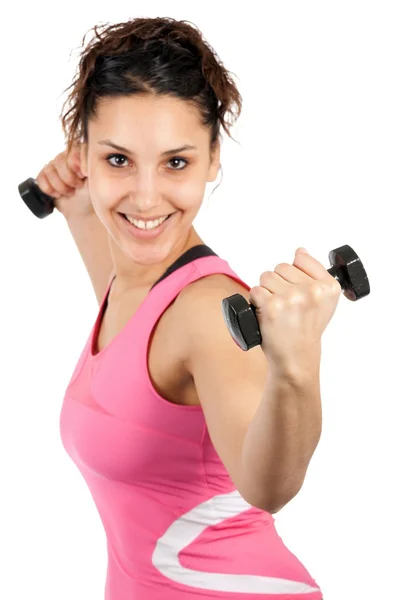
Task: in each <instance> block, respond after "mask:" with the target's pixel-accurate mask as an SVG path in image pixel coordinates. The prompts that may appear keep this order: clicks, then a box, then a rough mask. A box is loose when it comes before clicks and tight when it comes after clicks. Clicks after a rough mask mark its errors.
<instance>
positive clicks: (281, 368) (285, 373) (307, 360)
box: [269, 347, 321, 385]
mask: <svg viewBox="0 0 400 600" xmlns="http://www.w3.org/2000/svg"><path fill="white" fill-rule="evenodd" d="M320 366H321V348H320V347H316V348H312V349H308V350H307V352H305V353H304V355H303V356H302V357H301V358H300V357H297V358H296V359H292V360H287V361H282V362H279V363H277V362H275V361H270V362H269V372H270V375H271V376H272V377H273V378H274V380H276V381H277V380H279V381H285V382H287V383H289V384H291V385H304V384H307V383H308V382H310V381H315V379H318V378H319V374H320Z"/></svg>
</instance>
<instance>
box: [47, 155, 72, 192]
mask: <svg viewBox="0 0 400 600" xmlns="http://www.w3.org/2000/svg"><path fill="white" fill-rule="evenodd" d="M46 177H47V179H48V180H49V182H50V185H52V186H53V188H54V189H55V190H56V192H58V193H59V194H61V195H62V196H71V194H73V193H74V192H75V188H73V187H71V186H69V185H67V184H66V183H64V182H63V180H62V179H61V178H60V176H59V174H58V172H57V170H56V168H55V166H54V165H53V164H52V163H49V164H48V165H47V167H46Z"/></svg>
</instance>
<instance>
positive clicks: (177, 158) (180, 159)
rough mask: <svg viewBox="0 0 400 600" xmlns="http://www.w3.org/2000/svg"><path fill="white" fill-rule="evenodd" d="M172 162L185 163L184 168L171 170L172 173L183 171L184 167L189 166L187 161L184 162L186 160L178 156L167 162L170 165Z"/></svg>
mask: <svg viewBox="0 0 400 600" xmlns="http://www.w3.org/2000/svg"><path fill="white" fill-rule="evenodd" d="M173 161H178V162H183V163H185V166H184V167H182V169H172V170H173V171H183V169H184V168H185V167H186V165H188V164H189V161H188V160H186V158H181V157H180V156H174V158H171V160H170V161H169V162H170V163H172V162H173Z"/></svg>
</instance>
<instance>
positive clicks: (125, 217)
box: [118, 213, 175, 231]
mask: <svg viewBox="0 0 400 600" xmlns="http://www.w3.org/2000/svg"><path fill="white" fill-rule="evenodd" d="M118 214H119V215H121V217H123V218H124V219H125V221H128V223H130V224H131V225H133V223H132V222H131V221H130V220H129V219H128V217H127V216H126V214H125V213H118ZM174 214H175V213H170V214H169V215H167V218H166V219H164V221H168V219H169V218H170V217H172V215H174ZM157 220H158V219H154V221H157ZM135 221H140V219H135ZM145 222H146V221H145ZM134 227H136V225H134ZM138 229H141V228H140V227H138ZM142 231H146V229H142Z"/></svg>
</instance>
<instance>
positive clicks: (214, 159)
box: [207, 140, 221, 182]
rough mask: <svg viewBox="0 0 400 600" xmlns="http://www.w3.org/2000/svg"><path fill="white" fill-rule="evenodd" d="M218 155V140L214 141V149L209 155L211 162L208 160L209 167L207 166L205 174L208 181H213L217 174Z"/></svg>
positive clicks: (219, 148)
mask: <svg viewBox="0 0 400 600" xmlns="http://www.w3.org/2000/svg"><path fill="white" fill-rule="evenodd" d="M220 155H221V143H220V141H219V140H218V141H217V142H216V145H215V149H214V151H213V153H212V156H211V162H210V167H209V170H208V176H207V181H208V182H211V181H215V180H216V178H217V176H218V171H219V169H220V167H221V163H220Z"/></svg>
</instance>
